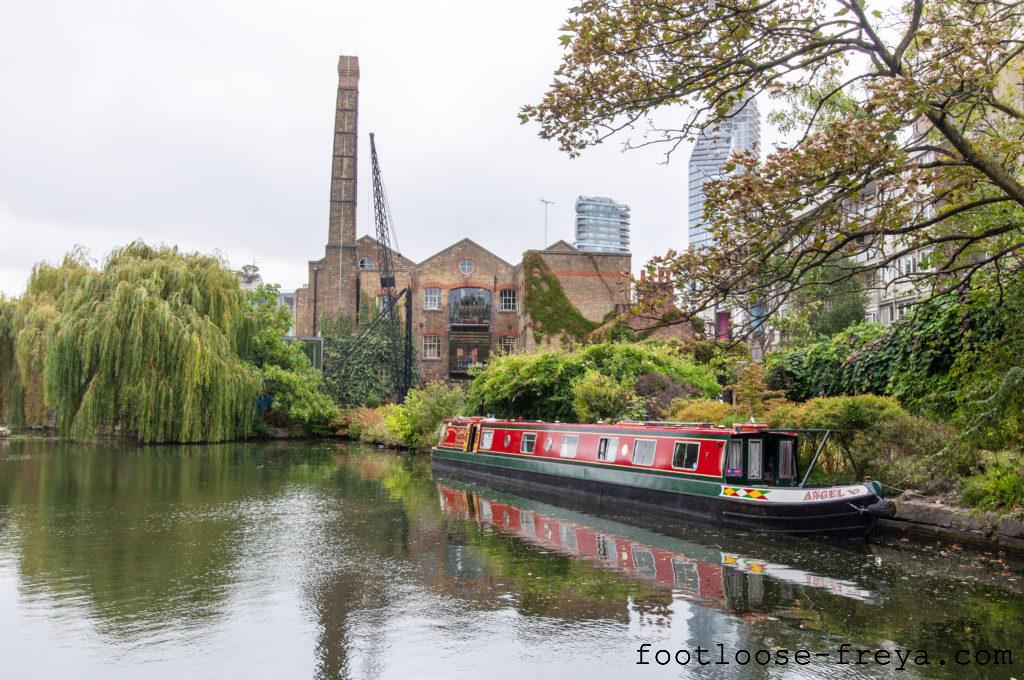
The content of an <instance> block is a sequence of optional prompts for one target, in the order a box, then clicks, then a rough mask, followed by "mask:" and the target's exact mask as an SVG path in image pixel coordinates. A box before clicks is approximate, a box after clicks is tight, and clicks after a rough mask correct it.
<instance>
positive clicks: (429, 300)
mask: <svg viewBox="0 0 1024 680" xmlns="http://www.w3.org/2000/svg"><path fill="white" fill-rule="evenodd" d="M435 293H436V294H437V301H436V302H435V301H434V294H435ZM423 309H424V311H428V312H437V311H440V310H441V289H440V288H437V287H429V288H424V289H423Z"/></svg>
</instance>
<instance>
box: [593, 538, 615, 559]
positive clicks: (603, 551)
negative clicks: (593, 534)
mask: <svg viewBox="0 0 1024 680" xmlns="http://www.w3.org/2000/svg"><path fill="white" fill-rule="evenodd" d="M597 558H598V559H599V560H615V558H616V555H615V543H614V541H613V540H612V539H610V538H608V537H607V536H605V535H604V534H598V535H597Z"/></svg>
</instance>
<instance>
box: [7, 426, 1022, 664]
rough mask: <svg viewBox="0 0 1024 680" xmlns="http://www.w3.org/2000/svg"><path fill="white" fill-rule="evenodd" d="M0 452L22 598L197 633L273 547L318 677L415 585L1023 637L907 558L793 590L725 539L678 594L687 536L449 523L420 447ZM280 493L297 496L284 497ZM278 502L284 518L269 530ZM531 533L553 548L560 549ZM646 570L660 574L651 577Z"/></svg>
mask: <svg viewBox="0 0 1024 680" xmlns="http://www.w3.org/2000/svg"><path fill="white" fill-rule="evenodd" d="M3 452H4V453H3V455H2V456H0V507H2V508H4V510H5V513H6V518H7V522H8V526H7V527H6V533H7V539H6V541H5V546H4V547H5V549H10V550H12V551H14V554H15V556H16V559H17V567H18V571H19V575H20V579H21V587H22V590H23V592H26V591H27V592H28V593H29V595H28V597H32V596H33V594H35V595H39V596H42V597H49V598H50V599H61V600H63V601H65V602H74V603H76V604H74V605H69V606H77V607H87V608H88V610H89V614H90V615H91V617H92V618H94V619H95V620H97V621H98V622H99V626H100V629H101V630H102V631H104V632H105V633H107V634H108V635H113V636H118V637H122V636H128V635H131V634H133V633H134V632H137V631H139V630H142V629H143V628H144V629H145V630H146V631H147V632H153V631H154V630H157V631H158V630H160V629H162V628H163V629H167V628H170V627H172V626H178V625H180V624H182V623H184V622H188V624H189V626H190V627H192V628H193V629H194V630H201V629H203V627H204V626H208V625H209V624H208V623H207V624H202V625H198V626H197V620H198V621H199V622H202V621H203V620H205V621H207V622H208V621H209V620H210V619H213V618H215V617H217V616H218V615H220V614H221V613H222V612H224V611H225V610H228V609H230V607H231V605H230V603H229V602H228V593H230V592H231V591H232V587H233V586H234V585H235V584H237V583H238V582H239V580H240V579H243V578H246V577H251V575H252V571H253V570H263V569H269V570H270V571H271V572H272V573H271V574H269V576H268V575H265V578H264V582H266V581H267V579H268V578H270V579H272V578H276V577H277V571H276V570H274V565H273V564H272V563H271V561H272V560H274V559H276V558H280V559H283V560H286V561H287V562H288V563H289V564H288V565H287V568H286V569H284V572H285V574H286V576H289V575H290V574H292V575H295V576H296V578H297V583H298V584H299V590H300V593H301V597H302V598H303V600H304V603H305V604H306V607H307V608H308V611H309V614H310V616H311V617H312V618H313V619H314V620H315V622H316V624H317V626H318V631H317V639H316V644H317V650H316V664H317V671H316V675H317V677H320V678H341V677H351V676H353V675H358V676H361V677H363V676H365V677H373V676H374V675H380V674H383V673H384V671H386V666H387V662H388V657H387V654H388V653H390V652H391V651H392V650H391V649H390V648H388V647H386V645H389V644H391V643H392V642H393V640H389V639H388V637H387V632H388V629H389V626H388V623H389V621H388V618H389V617H390V616H392V614H393V613H394V612H395V611H398V610H399V608H401V607H407V608H408V607H413V606H416V602H419V600H416V601H412V600H409V599H407V597H408V596H407V595H406V594H407V593H412V592H415V591H416V590H417V589H422V591H424V592H426V593H429V594H432V595H435V596H440V599H442V600H444V601H449V602H453V604H452V607H454V608H456V609H457V610H458V609H462V610H465V609H470V610H472V611H482V610H496V609H502V608H505V607H509V606H512V607H514V608H515V609H516V610H517V612H519V613H520V614H522V615H524V616H529V617H548V618H553V619H556V620H562V621H580V620H607V621H618V622H628V621H631V620H633V619H635V618H637V617H642V618H646V619H649V620H659V619H660V620H671V619H672V618H673V617H675V618H677V619H679V618H682V617H684V616H685V617H686V619H685V624H686V630H687V639H688V642H687V644H692V645H694V646H695V645H696V644H698V643H701V642H703V643H705V644H706V643H707V641H709V640H711V641H718V640H722V641H723V643H728V642H732V644H733V646H734V647H735V646H737V645H741V646H743V647H750V648H754V647H766V648H772V647H773V646H788V647H789V648H796V647H806V646H808V644H815V643H817V642H821V644H822V645H824V644H826V643H827V642H828V640H829V636H835V635H842V636H844V637H845V638H849V639H851V640H852V641H862V642H864V643H867V642H871V641H877V640H881V639H889V640H898V641H899V642H900V643H901V644H902V645H904V646H911V645H917V646H921V647H926V648H930V649H936V650H944V649H946V648H947V647H948V646H949V645H951V644H953V642H956V643H958V644H959V643H961V642H963V643H965V646H976V647H983V646H988V647H1002V648H1007V649H1014V648H1015V645H1017V644H1019V639H1020V638H1021V636H1022V632H1024V623H1022V622H1024V604H1022V602H1021V600H1020V598H1019V597H1016V596H1014V595H1011V594H1004V593H1002V592H999V591H996V590H995V589H993V588H991V587H988V586H984V585H970V584H964V583H962V582H959V581H955V580H952V579H949V578H946V579H941V578H939V577H937V576H929V577H927V578H921V577H919V576H918V574H917V573H916V572H914V571H913V566H912V565H894V566H889V563H888V562H887V563H886V566H885V567H884V568H875V567H874V566H871V564H873V563H871V564H868V563H866V559H865V558H864V557H860V559H859V560H858V561H854V560H851V559H850V556H854V555H857V553H842V554H840V556H839V558H836V559H835V560H833V562H832V563H829V562H819V564H820V565H821V568H820V569H819V572H818V574H813V573H810V572H808V573H807V576H808V579H809V580H808V583H807V584H806V585H801V584H799V583H796V582H786V581H780V580H777V579H774V578H772V577H771V576H770V574H762V573H755V572H753V571H751V569H752V567H751V566H750V564H737V565H735V566H732V565H729V564H726V562H725V559H724V558H722V557H721V556H722V555H725V553H723V552H721V551H720V549H722V550H724V549H732V548H731V547H728V546H727V547H724V548H723V547H722V546H721V545H715V544H709V545H707V546H705V548H706V550H708V551H709V554H711V553H713V554H714V555H716V556H717V557H718V558H721V563H720V564H718V565H717V568H718V569H720V572H719V573H720V577H721V588H720V589H719V590H717V591H716V590H714V589H713V588H712V589H711V590H708V587H709V586H708V582H707V581H704V582H703V583H704V588H705V591H704V595H705V597H703V598H694V597H693V596H692V595H689V594H688V593H689V592H690V591H693V592H697V591H696V590H695V589H696V588H699V587H700V585H701V583H702V581H701V579H703V578H704V575H705V570H706V569H707V566H708V565H710V564H711V563H713V562H715V559H713V558H712V557H709V556H705V555H702V554H697V553H696V552H695V551H696V550H697V548H696V547H695V546H689V547H684V548H676V547H673V545H677V544H676V543H672V541H674V540H675V539H670V538H667V537H662V539H663V540H664V541H666V542H668V543H666V545H665V546H661V548H665V549H667V550H669V551H670V552H672V553H673V555H675V553H684V552H689V553H690V554H689V555H688V556H684V555H675V557H673V559H672V560H671V561H670V564H671V568H670V569H669V570H667V571H664V570H661V569H660V566H663V564H667V563H663V562H662V561H658V560H660V559H661V557H659V553H658V550H659V549H661V548H659V547H658V546H659V544H658V542H657V540H656V539H655V538H653V537H652V536H649V535H648V534H643V535H640V534H636V535H634V534H633V533H629V529H628V528H621V529H620V530H612V529H610V528H608V527H607V526H605V525H602V524H600V522H601V521H602V520H599V519H596V518H594V521H595V522H596V523H597V524H596V525H595V526H597V527H598V529H596V530H594V531H596V532H597V533H598V534H600V536H598V537H596V538H595V543H594V546H595V553H594V555H593V556H592V559H584V558H583V557H582V551H583V549H584V548H583V545H584V544H583V537H584V534H583V533H580V532H576V533H571V532H568V531H567V530H566V529H564V528H554V527H555V525H554V524H551V527H552V531H551V533H550V536H547V537H542V536H539V535H538V536H535V537H534V539H533V541H532V542H531V540H530V539H529V537H525V536H520V535H514V534H511V533H508V532H506V531H504V530H502V529H501V528H500V527H495V526H493V525H491V524H488V523H487V522H486V521H484V518H483V517H480V516H477V515H474V514H472V513H473V511H472V510H470V508H469V507H468V506H467V507H466V508H465V510H466V514H465V515H462V516H460V515H456V514H452V513H450V512H449V513H445V512H443V511H442V508H441V503H440V502H439V497H438V488H437V486H436V485H435V484H434V482H433V481H432V480H431V476H430V472H429V465H430V463H429V459H427V458H425V457H416V456H409V455H398V454H393V453H390V452H380V451H377V450H373V449H368V448H366V447H357V446H349V445H343V446H340V447H335V446H334V445H333V444H317V445H309V444H284V445H273V444H249V445H245V444H235V445H218V446H210V447H203V446H194V447H151V448H145V449H137V448H130V449H129V448H125V449H116V448H111V447H102V446H96V447H85V446H81V445H74V446H72V445H69V444H55V443H53V442H31V441H28V442H12V443H7V444H5V445H4V448H3ZM296 497H300V498H302V499H304V500H305V501H309V500H312V502H311V503H310V502H305V503H304V504H303V503H298V504H296V503H293V501H294V500H295V498H296ZM289 512H292V513H298V514H301V517H293V518H292V519H293V520H294V521H286V520H287V519H288V518H287V513H289ZM523 512H524V513H534V514H533V515H532V516H534V517H536V516H538V515H540V514H542V513H541V511H540V510H539V509H536V508H534V509H531V510H523ZM524 516H525V514H524ZM574 516H576V515H574ZM495 517H496V519H492V521H501V520H500V518H497V517H498V516H497V515H496V516H495ZM578 517H579V518H583V517H585V516H584V515H582V514H578ZM572 521H576V520H571V519H570V522H569V523H571V522H572ZM589 524H590V523H589V522H588V523H587V525H589ZM562 525H563V527H564V526H565V525H566V522H562ZM580 527H581V528H584V529H585V528H587V527H586V526H584V525H582V524H581V525H580ZM602 527H604V528H602ZM648 533H649V532H648ZM618 534H621V535H618ZM541 539H543V540H547V541H555V540H556V539H557V540H558V541H560V542H561V543H563V544H564V545H565V546H566V548H565V551H563V552H559V551H558V550H557V549H553V548H551V547H545V546H544V545H543V544H542V543H543V541H542V540H541ZM616 540H621V541H626V542H630V541H632V543H631V546H632V547H631V548H630V549H628V550H627V552H626V553H625V554H626V558H623V559H628V561H629V564H631V565H632V568H633V569H634V571H635V573H625V572H622V571H617V570H615V569H614V568H611V567H602V566H600V565H601V564H602V563H603V562H601V560H604V561H606V562H608V563H609V564H610V563H611V561H612V560H613V559H614V558H615V556H616V554H618V555H619V556H620V557H621V556H622V555H623V554H624V553H623V552H622V551H623V549H625V548H626V543H619V544H616V542H615V541H616ZM538 541H541V542H538ZM680 545H681V544H680ZM602 546H603V548H602ZM775 549H776V550H782V549H783V548H781V547H777V548H775ZM801 550H803V551H804V553H807V554H810V553H812V552H818V551H821V552H822V554H829V553H830V551H831V548H829V549H825V548H823V547H818V546H811V547H807V548H800V547H794V548H793V554H792V557H793V561H794V562H799V561H800V560H805V561H806V559H810V558H809V557H807V555H806V554H801V553H800V551H801ZM271 551H274V552H271ZM574 551H575V552H574ZM648 553H650V554H648ZM767 553H768V551H766V554H767ZM748 554H750V555H752V556H754V557H757V556H761V555H759V554H755V553H750V552H748ZM655 557H658V559H657V560H655V559H654V558H655ZM701 560H703V561H704V562H705V564H704V566H701V565H700V564H698V562H700V561H701ZM796 571H797V572H798V571H799V570H796ZM289 572H290V574H289ZM854 574H859V576H858V577H857V578H858V581H860V582H866V583H868V584H871V583H873V584H875V587H876V588H877V589H879V590H885V598H884V605H883V606H877V605H872V604H870V603H867V602H862V601H858V600H855V599H851V598H849V597H842V596H839V595H837V594H835V593H832V592H829V591H828V590H827V589H825V588H824V587H823V585H827V581H828V578H829V576H831V577H833V578H837V577H842V578H849V577H851V575H854ZM662 575H666V576H667V578H668V579H669V581H668V582H665V583H662V582H660V580H659V579H661V577H662ZM907 577H910V578H907ZM408 585H411V586H412V590H410V589H408V588H405V587H404V586H408ZM712 585H713V584H712ZM414 597H415V596H414ZM83 603H84V604H83ZM716 607H717V608H718V609H720V610H721V611H718V610H716V609H715V608H716ZM723 612H725V614H727V615H723ZM677 623H678V622H677ZM798 624H800V625H802V626H803V628H798V627H797V626H798ZM950 631H953V632H950ZM954 633H955V634H954Z"/></svg>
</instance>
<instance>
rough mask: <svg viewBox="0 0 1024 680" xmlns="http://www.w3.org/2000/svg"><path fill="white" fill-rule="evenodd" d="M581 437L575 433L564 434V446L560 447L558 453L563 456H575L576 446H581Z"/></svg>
mask: <svg viewBox="0 0 1024 680" xmlns="http://www.w3.org/2000/svg"><path fill="white" fill-rule="evenodd" d="M579 443H580V438H579V436H578V435H575V434H567V435H563V436H562V448H561V449H559V451H558V455H559V456H561V457H562V458H575V457H576V447H577V446H579Z"/></svg>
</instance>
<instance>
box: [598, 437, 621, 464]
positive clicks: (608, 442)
mask: <svg viewBox="0 0 1024 680" xmlns="http://www.w3.org/2000/svg"><path fill="white" fill-rule="evenodd" d="M602 443H603V444H604V445H605V449H604V451H603V452H602V451H601V444H602ZM617 455H619V438H618V437H601V438H600V439H598V440H597V459H598V460H600V461H604V462H605V463H614V462H615V456H617Z"/></svg>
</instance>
